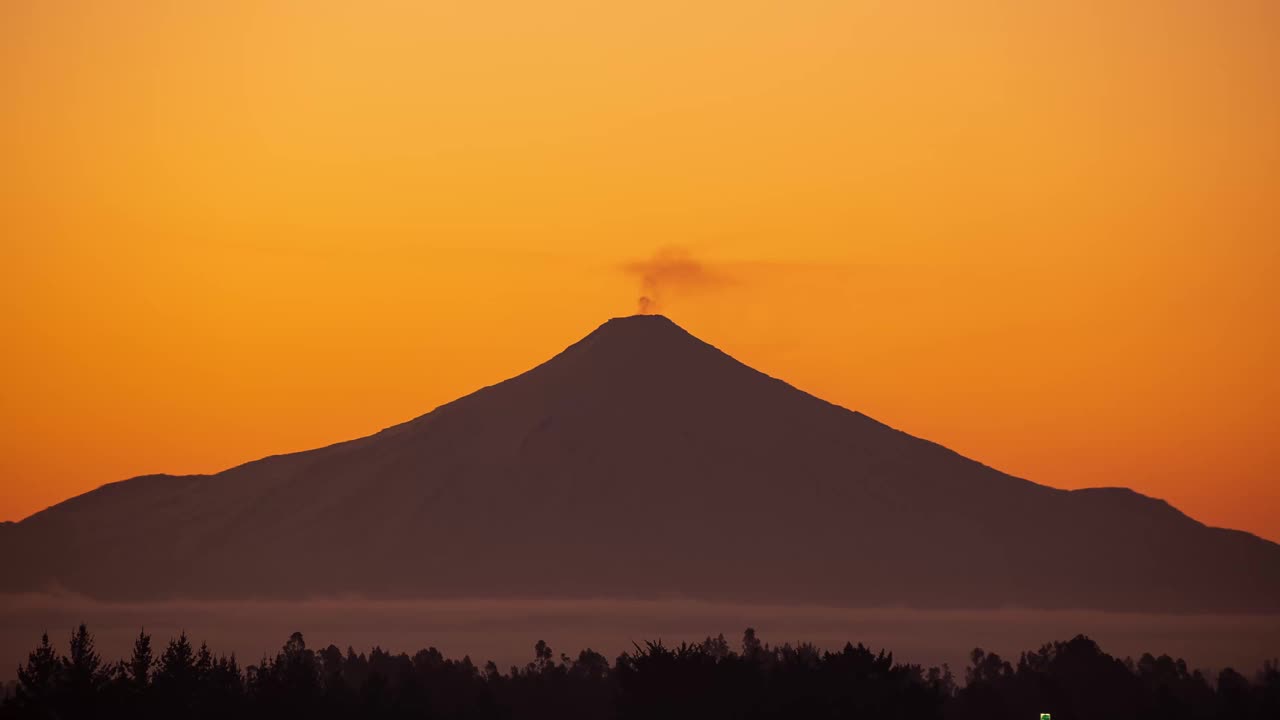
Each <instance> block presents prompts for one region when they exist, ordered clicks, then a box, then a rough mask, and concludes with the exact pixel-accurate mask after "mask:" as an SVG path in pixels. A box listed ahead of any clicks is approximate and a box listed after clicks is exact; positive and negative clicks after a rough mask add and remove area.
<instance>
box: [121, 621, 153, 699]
mask: <svg viewBox="0 0 1280 720" xmlns="http://www.w3.org/2000/svg"><path fill="white" fill-rule="evenodd" d="M155 664H156V660H155V656H154V655H153V654H152V652H151V636H150V635H148V634H147V631H146V628H143V629H142V630H141V631H139V632H138V639H137V640H134V641H133V655H132V656H130V658H129V662H128V663H127V664H126V665H125V674H126V676H127V678H128V680H129V683H130V684H131V685H133V687H135V688H137V689H139V690H142V689H144V688H146V687H147V684H148V683H150V682H151V669H152V668H153V667H155Z"/></svg>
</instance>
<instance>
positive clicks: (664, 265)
mask: <svg viewBox="0 0 1280 720" xmlns="http://www.w3.org/2000/svg"><path fill="white" fill-rule="evenodd" d="M623 270H624V271H625V272H626V273H627V274H629V275H634V276H636V277H638V278H639V279H640V297H639V299H638V300H637V301H636V311H637V312H638V313H640V314H641V315H649V314H651V313H660V312H662V310H663V306H664V303H665V301H667V300H669V299H670V298H671V297H672V296H673V295H679V294H686V293H692V292H698V291H702V290H708V289H711V288H714V287H717V286H720V285H723V284H725V283H726V282H728V278H727V277H726V276H725V275H724V274H723V273H721V272H718V271H716V270H714V269H712V268H709V267H708V266H707V265H706V263H703V262H701V261H699V260H697V259H696V258H694V257H693V256H692V255H690V254H689V252H688V251H687V250H684V249H682V248H675V247H666V248H662V249H660V250H658V251H657V252H655V253H654V254H653V256H652V257H650V258H649V259H647V260H636V261H632V262H629V263H626V264H625V265H623Z"/></svg>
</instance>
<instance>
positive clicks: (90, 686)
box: [58, 623, 110, 717]
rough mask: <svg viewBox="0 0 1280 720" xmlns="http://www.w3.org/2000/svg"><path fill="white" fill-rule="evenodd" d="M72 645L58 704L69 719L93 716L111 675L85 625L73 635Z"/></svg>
mask: <svg viewBox="0 0 1280 720" xmlns="http://www.w3.org/2000/svg"><path fill="white" fill-rule="evenodd" d="M69 646H70V648H69V652H68V653H67V655H65V656H64V657H63V658H62V672H61V673H60V674H59V675H58V686H59V687H58V696H59V703H58V705H59V706H60V708H61V709H62V711H63V712H64V713H65V714H66V715H67V716H69V717H86V716H88V715H91V714H92V713H93V709H94V707H96V705H97V703H98V700H99V695H100V694H101V693H102V691H103V689H104V688H105V687H106V685H107V682H108V681H109V680H110V676H109V675H108V673H107V671H106V669H105V668H103V665H102V658H101V657H99V656H98V653H97V651H96V650H95V649H94V647H93V635H92V634H91V633H90V632H89V629H88V628H87V627H86V626H85V624H84V623H81V624H80V626H79V627H77V628H76V629H75V630H73V631H72V632H71V640H70V643H69Z"/></svg>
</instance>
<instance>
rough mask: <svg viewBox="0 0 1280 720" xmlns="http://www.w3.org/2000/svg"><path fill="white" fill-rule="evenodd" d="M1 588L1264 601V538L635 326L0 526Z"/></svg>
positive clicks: (1133, 603)
mask: <svg viewBox="0 0 1280 720" xmlns="http://www.w3.org/2000/svg"><path fill="white" fill-rule="evenodd" d="M0 552H2V553H3V557H5V558H7V559H8V560H7V568H6V571H5V572H4V573H0V591H4V592H21V591H39V590H45V589H50V588H59V589H66V590H71V591H74V592H78V593H84V594H86V595H89V596H92V597H97V598H104V599H118V600H125V599H129V600H144V599H145V600H152V599H159V598H171V597H187V598H209V599H213V598H225V599H234V598H250V597H285V598H289V597H308V596H317V595H338V594H359V595H362V596H367V597H388V598H390V597H394V598H409V597H526V598H528V597H558V598H566V597H569V598H573V597H584V598H585V597H597V598H598V597H654V596H670V595H679V596H686V597H693V598H702V599H709V600H726V599H731V600H737V601H752V602H787V603H795V602H800V603H821V604H827V605H839V606H878V605H905V606H915V607H952V608H960V607H973V608H977V607H999V606H1019V607H1030V608H1088V609H1105V610H1144V611H1176V612H1183V611H1217V612H1276V611H1280V545H1276V544H1274V543H1271V542H1268V541H1266V540H1263V539H1260V538H1258V537H1255V536H1253V535H1249V534H1247V533H1244V532H1238V531H1233V530H1224V529H1219V528H1211V527H1206V526H1204V525H1202V524H1200V523H1198V522H1196V521H1195V520H1192V519H1191V518H1189V517H1187V516H1185V515H1183V514H1182V513H1181V512H1179V511H1177V510H1175V509H1174V508H1172V507H1170V506H1169V505H1168V504H1166V503H1165V502H1163V501H1160V500H1156V499H1153V498H1149V497H1146V496H1143V495H1140V494H1138V493H1135V492H1133V491H1131V490H1126V489H1122V488H1093V489H1086V490H1075V491H1066V490H1058V489H1054V488H1050V487H1046V486H1043V485H1038V484H1036V483H1033V482H1029V481H1027V480H1022V479H1019V478H1015V477H1011V476H1009V475H1006V474H1004V473H1001V472H998V471H996V470H993V469H992V468H989V467H987V466H985V465H982V464H980V463H977V462H974V461H973V460H969V459H966V458H964V457H961V456H960V455H958V454H956V453H954V452H952V451H950V450H947V449H946V448H944V447H941V446H939V445H936V444H934V443H931V442H928V441H925V440H921V439H919V438H915V437H912V436H910V435H907V434H906V433H903V432H900V431H898V430H895V429H893V428H890V427H887V426H885V425H883V424H881V423H879V422H876V421H875V420H872V419H871V418H869V417H866V416H865V415H862V414H860V413H857V412H852V411H850V410H846V409H844V408H841V407H838V406H836V405H832V404H830V403H827V402H825V401H823V400H820V399H818V398H815V397H813V396H811V395H808V394H806V393H804V392H801V391H799V390H797V389H795V388H793V387H791V386H789V385H787V384H786V383H784V382H782V381H780V380H776V379H774V378H771V377H769V376H767V375H764V374H762V373H760V372H757V371H755V370H753V369H751V368H749V367H747V366H745V365H743V364H741V363H739V362H737V361H736V360H734V359H733V358H731V357H729V356H727V355H725V354H724V353H722V352H720V351H719V350H717V349H715V348H714V347H712V346H710V345H708V344H706V343H704V342H702V341H700V340H698V339H697V338H695V337H693V336H692V335H690V334H688V333H687V332H685V331H684V330H683V329H681V328H680V327H678V326H677V325H675V324H674V323H673V322H671V321H670V320H668V319H667V318H665V317H662V316H652V315H649V316H635V317H628V318H618V319H614V320H610V321H609V322H607V323H605V324H604V325H602V326H601V327H599V328H598V329H596V330H595V331H594V332H592V333H591V334H590V335H588V336H587V337H586V338H584V339H582V340H581V341H579V342H577V343H575V344H574V345H572V346H570V347H569V348H567V349H566V350H565V351H564V352H562V353H560V354H559V355H557V356H556V357H554V358H552V359H551V360H550V361H548V362H546V363H544V364H542V365H540V366H538V367H536V368H534V369H532V370H530V371H528V372H526V373H524V374H523V375H520V376H518V377H515V378H512V379H510V380H507V381H505V382H502V383H499V384H497V385H494V386H491V387H487V388H484V389H483V390H480V391H478V392H475V393H473V394H471V395H468V396H466V397H463V398H461V399H459V400H456V401H454V402H451V403H448V404H446V405H443V406H441V407H439V408H436V409H435V410H433V411H432V412H430V413H428V414H426V415H423V416H421V417H419V418H417V419H415V420H411V421H409V422H407V423H404V424H401V425H396V426H394V427H391V428H388V429H386V430H383V431H381V432H379V433H377V434H375V435H372V436H369V437H365V438H361V439H359V440H352V441H350V442H344V443H339V444H336V445H332V446H329V447H325V448H320V449H317V450H311V451H307V452H300V453H295V454H291V455H280V456H273V457H268V458H265V459H262V460H258V461H256V462H251V463H248V464H245V465H241V466H239V467H236V468H232V469H230V470H227V471H224V472H221V473H218V474H216V475H198V476H182V477H176V476H163V475H157V476H146V477H138V478H134V479H132V480H125V481H123V482H117V483H112V484H109V485H105V486H103V487H101V488H98V489H97V490H94V491H92V492H89V493H86V494H84V495H81V496H79V497H75V498H72V499H70V500H67V501H66V502H63V503H60V504H58V505H55V506H53V507H51V508H49V509H47V510H44V511H42V512H39V513H37V514H35V515H33V516H31V517H29V518H26V519H25V520H23V521H22V522H20V523H17V524H15V525H10V526H7V527H4V528H0Z"/></svg>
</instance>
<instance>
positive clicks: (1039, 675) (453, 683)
mask: <svg viewBox="0 0 1280 720" xmlns="http://www.w3.org/2000/svg"><path fill="white" fill-rule="evenodd" d="M7 695H8V696H7V697H6V698H5V700H4V701H3V703H0V719H4V720H8V719H18V718H23V719H25V718H41V719H53V718H58V719H61V718H67V719H70V718H102V717H110V718H115V717H119V718H140V719H146V718H157V719H158V718H228V717H237V718H239V717H244V718H283V717H289V718H292V717H306V718H315V719H321V720H323V719H325V718H335V719H336V718H356V717H359V718H459V719H468V720H469V719H475V720H491V719H492V720H523V719H526V718H527V719H541V718H557V719H562V720H641V719H644V720H649V719H661V718H672V719H675V720H681V719H683V718H690V719H692V718H697V719H699V720H703V719H706V718H743V719H744V720H745V719H752V718H795V719H797V720H803V719H806V718H815V719H825V718H893V719H898V720H915V719H917V718H919V719H921V720H925V719H929V720H969V719H970V718H972V719H974V720H977V719H978V718H982V719H983V720H1004V719H1007V720H1028V719H1032V718H1039V717H1040V713H1045V712H1047V713H1051V715H1052V717H1053V718H1054V720H1084V719H1086V718H1088V719H1090V720H1108V719H1111V718H1114V719H1116V720H1145V719H1147V718H1150V719H1152V720H1154V719H1155V718H1161V719H1162V720H1170V719H1172V720H1179V719H1182V718H1186V719H1188V720H1200V719H1204V720H1210V719H1216V718H1232V719H1236V718H1239V719H1242V720H1252V719H1254V718H1257V719H1262V718H1266V719H1267V720H1276V718H1280V665H1277V663H1276V662H1267V663H1264V664H1263V667H1262V669H1261V670H1259V671H1258V672H1257V673H1255V674H1254V675H1253V677H1245V676H1244V675H1242V674H1240V673H1239V672H1236V671H1235V670H1232V669H1229V668H1228V669H1225V670H1222V671H1221V672H1219V673H1218V674H1217V676H1216V677H1215V678H1213V681H1212V682H1211V681H1210V678H1208V677H1206V676H1205V675H1204V674H1203V673H1201V672H1200V671H1198V670H1189V669H1188V668H1187V664H1186V663H1185V662H1184V661H1182V660H1175V659H1173V658H1170V657H1169V656H1167V655H1162V656H1160V657H1154V656H1152V655H1150V654H1145V655H1143V656H1142V657H1141V658H1139V659H1138V660H1136V661H1134V660H1133V659H1131V658H1125V659H1123V660H1121V659H1118V658H1115V657H1112V656H1111V655H1108V654H1107V653H1105V652H1103V651H1102V649H1101V648H1100V647H1098V645H1097V643H1095V642H1094V641H1092V640H1090V639H1089V638H1087V637H1085V636H1083V635H1081V636H1077V637H1075V638H1074V639H1072V640H1069V641H1066V642H1054V643H1049V644H1046V645H1043V646H1042V647H1040V648H1039V649H1037V650H1033V651H1027V652H1023V653H1021V655H1020V656H1019V657H1018V659H1017V660H1016V662H1014V661H1010V660H1006V659H1004V658H1001V657H1000V656H999V655H997V654H995V653H988V652H985V651H983V650H981V649H975V650H974V651H973V652H972V654H971V656H970V664H969V666H968V667H967V669H966V670H965V671H964V676H963V678H960V679H957V678H956V677H954V676H953V675H952V672H951V670H950V669H949V668H947V667H946V666H945V665H944V666H943V667H941V668H937V667H932V668H924V667H921V666H919V665H912V664H905V663H898V662H895V661H894V659H893V655H892V654H891V653H887V652H886V651H884V650H880V651H879V652H873V651H872V650H871V649H869V648H867V647H864V646H863V645H861V644H858V645H852V644H846V645H845V646H844V648H842V649H840V650H838V651H822V650H819V649H818V648H816V647H814V646H813V645H811V644H807V643H801V644H798V645H795V646H793V645H791V644H789V643H788V644H784V645H780V646H770V645H768V644H766V643H763V642H762V641H761V640H760V639H759V638H758V637H757V636H756V633H755V631H753V630H751V629H747V631H746V632H745V633H744V634H743V637H742V641H741V643H740V645H739V647H737V648H736V649H735V648H733V647H731V646H730V644H729V642H728V641H726V640H725V638H724V636H723V635H720V636H718V637H715V638H711V637H708V638H706V639H705V640H703V641H702V642H699V643H682V644H680V645H678V646H667V645H664V644H663V643H661V642H646V643H643V644H637V645H636V646H635V647H634V649H632V650H630V651H628V652H624V653H622V654H621V655H619V656H618V657H617V658H616V659H615V660H614V661H613V662H612V663H610V662H609V660H608V659H607V658H605V657H604V656H603V655H601V654H599V653H597V652H595V651H593V650H591V649H586V650H582V651H581V652H579V653H578V654H577V656H576V657H570V656H568V655H565V654H561V655H559V656H557V655H556V654H555V653H554V652H553V651H552V649H551V648H550V647H549V646H547V644H546V643H545V642H541V641H540V642H538V643H537V645H535V647H534V655H533V659H532V660H531V661H529V662H528V663H527V664H526V665H524V666H523V667H518V666H513V667H511V668H510V669H509V670H508V671H507V672H501V671H500V670H499V668H498V667H497V666H496V665H495V664H494V663H493V662H488V663H486V664H484V665H483V666H478V665H476V664H474V663H472V661H471V659H470V658H469V657H463V658H462V659H461V660H453V659H450V658H446V657H444V656H443V655H442V654H441V653H440V651H438V650H436V649H435V648H434V647H431V648H427V649H425V650H420V651H418V652H417V653H415V654H413V655H412V656H411V655H408V654H406V653H399V654H392V653H389V652H387V651H385V650H383V649H381V648H378V647H375V648H373V649H372V650H371V651H370V652H369V653H367V654H366V653H359V654H357V653H356V652H355V650H354V649H352V648H350V647H348V648H347V649H346V651H345V652H344V651H343V650H341V649H339V648H338V647H336V646H334V645H329V646H328V647H326V648H323V649H320V650H314V649H312V648H309V647H307V645H306V642H305V640H304V639H303V636H302V634H301V633H294V634H293V635H292V636H291V637H290V638H289V640H288V641H287V642H286V643H285V644H284V646H283V647H282V648H281V650H280V652H279V653H277V654H276V655H275V657H263V658H262V659H261V660H260V661H259V662H258V663H257V664H254V665H248V666H245V667H241V665H240V663H239V661H237V659H236V657H235V656H234V655H231V656H222V655H218V656H215V655H214V654H213V653H212V652H211V651H210V650H209V648H208V646H207V645H205V644H203V643H201V645H200V646H199V647H196V646H194V645H193V644H192V642H191V641H190V639H189V638H188V637H187V636H186V634H185V633H183V634H181V635H179V636H178V637H176V638H173V639H171V640H170V641H169V643H168V645H167V646H166V647H165V648H164V649H163V650H162V651H160V652H158V653H157V651H156V649H155V648H153V646H152V640H151V637H150V636H149V635H147V633H146V632H145V631H143V632H140V633H139V635H138V638H137V640H136V641H135V643H134V646H133V652H132V654H131V655H130V657H129V658H128V659H126V660H121V661H119V662H114V663H110V662H105V661H104V660H103V659H102V658H101V656H100V655H99V654H98V652H97V651H96V650H95V649H94V641H93V635H92V634H91V633H90V632H89V630H88V628H86V627H85V626H84V625H83V624H82V625H80V626H79V627H78V628H76V629H75V630H74V631H73V632H72V633H71V637H70V641H69V643H68V647H67V652H66V654H61V653H59V652H58V651H57V649H55V648H54V646H53V645H52V644H51V643H50V641H49V636H48V634H47V633H46V634H45V635H44V636H43V637H42V638H41V642H40V645H39V646H38V647H36V649H34V650H32V651H31V653H30V655H29V657H28V659H27V662H26V663H24V664H23V665H21V666H20V667H19V668H18V678H17V683H16V685H15V686H13V687H11V692H8V693H7Z"/></svg>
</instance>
